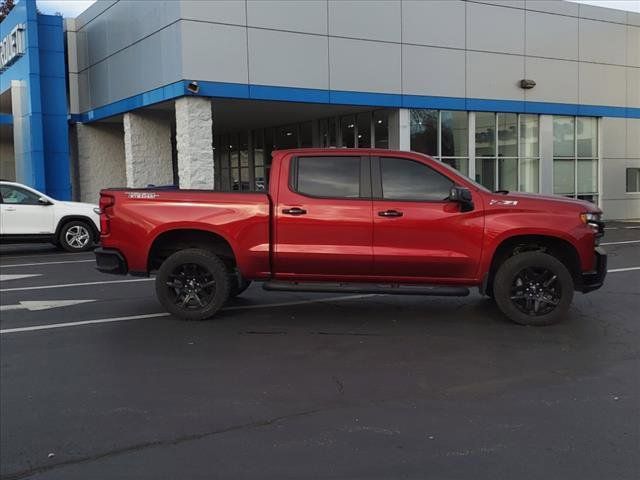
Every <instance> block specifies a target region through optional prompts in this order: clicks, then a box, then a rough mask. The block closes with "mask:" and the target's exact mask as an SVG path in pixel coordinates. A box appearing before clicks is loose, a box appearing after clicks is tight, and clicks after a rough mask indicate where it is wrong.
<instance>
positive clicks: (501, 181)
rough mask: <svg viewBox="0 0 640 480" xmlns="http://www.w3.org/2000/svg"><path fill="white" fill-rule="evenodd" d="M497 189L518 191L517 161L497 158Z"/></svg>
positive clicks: (515, 159)
mask: <svg viewBox="0 0 640 480" xmlns="http://www.w3.org/2000/svg"><path fill="white" fill-rule="evenodd" d="M498 189H499V190H509V191H516V190H518V159H517V158H499V159H498Z"/></svg>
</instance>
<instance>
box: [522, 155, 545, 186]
mask: <svg viewBox="0 0 640 480" xmlns="http://www.w3.org/2000/svg"><path fill="white" fill-rule="evenodd" d="M519 168H520V171H519V186H518V190H519V191H521V192H538V191H539V189H540V160H539V159H537V158H521V159H520V163H519Z"/></svg>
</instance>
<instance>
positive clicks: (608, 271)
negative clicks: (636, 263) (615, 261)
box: [607, 267, 640, 273]
mask: <svg viewBox="0 0 640 480" xmlns="http://www.w3.org/2000/svg"><path fill="white" fill-rule="evenodd" d="M632 270H640V267H629V268H614V269H613V270H607V273H617V272H630V271H632Z"/></svg>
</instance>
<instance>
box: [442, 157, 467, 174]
mask: <svg viewBox="0 0 640 480" xmlns="http://www.w3.org/2000/svg"><path fill="white" fill-rule="evenodd" d="M442 163H446V164H447V165H449V166H451V167H453V168H455V169H456V170H458V171H460V172H462V173H463V174H464V175H468V174H469V159H468V158H443V159H442Z"/></svg>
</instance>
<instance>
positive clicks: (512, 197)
mask: <svg viewBox="0 0 640 480" xmlns="http://www.w3.org/2000/svg"><path fill="white" fill-rule="evenodd" d="M510 202H518V203H517V204H513V203H511V204H510ZM489 204H490V205H495V206H513V207H516V206H517V207H520V208H531V209H535V210H551V209H558V208H560V209H561V208H571V209H575V210H576V211H580V212H592V213H602V210H600V208H598V206H597V205H594V204H593V203H591V202H588V201H586V200H578V199H575V198H568V197H563V196H562V195H539V194H536V193H524V192H513V193H511V192H509V193H508V194H506V195H504V194H500V193H492V194H491V195H490V197H489Z"/></svg>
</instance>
